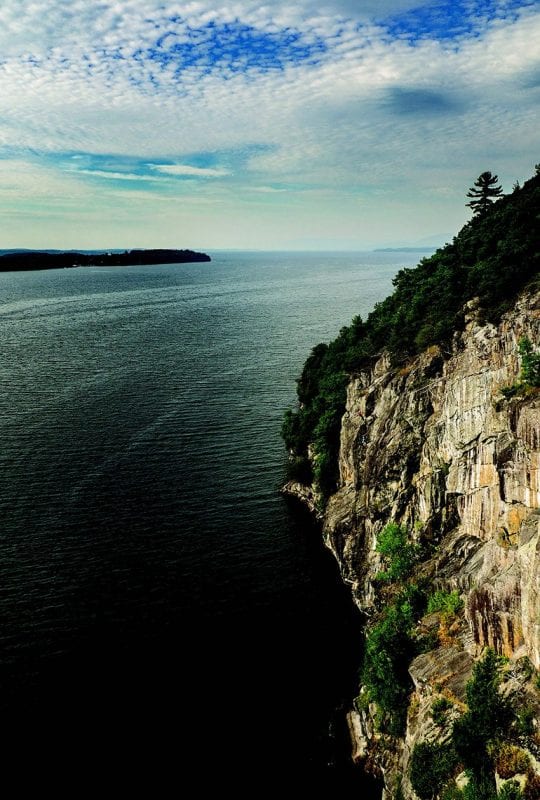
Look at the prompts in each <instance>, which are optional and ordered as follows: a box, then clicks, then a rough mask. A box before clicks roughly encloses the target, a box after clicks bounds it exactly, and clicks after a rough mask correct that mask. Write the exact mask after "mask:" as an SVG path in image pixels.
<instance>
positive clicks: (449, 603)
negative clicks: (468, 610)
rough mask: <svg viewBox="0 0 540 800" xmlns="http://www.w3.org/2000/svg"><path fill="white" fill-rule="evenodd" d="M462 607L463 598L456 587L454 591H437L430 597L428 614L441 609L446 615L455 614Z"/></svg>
mask: <svg viewBox="0 0 540 800" xmlns="http://www.w3.org/2000/svg"><path fill="white" fill-rule="evenodd" d="M462 608H463V600H462V599H461V597H460V596H459V592H458V591H457V590H456V589H454V590H453V591H452V592H444V591H436V592H434V593H433V594H432V595H431V596H430V597H429V599H428V607H427V610H428V614H433V613H434V612H436V611H439V612H441V613H442V614H444V615H445V616H454V615H455V614H457V613H458V612H459V611H461V609H462Z"/></svg>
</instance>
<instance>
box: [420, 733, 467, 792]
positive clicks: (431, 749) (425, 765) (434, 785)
mask: <svg viewBox="0 0 540 800" xmlns="http://www.w3.org/2000/svg"><path fill="white" fill-rule="evenodd" d="M457 764H458V757H457V755H456V752H455V750H454V748H453V747H452V745H451V744H448V743H446V744H437V743H431V742H421V743H420V744H416V745H415V746H414V750H413V752H412V756H411V767H410V779H411V785H412V787H413V789H414V791H415V792H416V794H417V795H418V797H419V798H420V800H431V798H433V797H435V796H436V795H438V794H439V792H440V791H441V789H442V788H443V786H444V785H445V784H446V783H447V782H448V779H449V778H450V777H451V775H452V772H453V771H454V770H455V768H456V766H457Z"/></svg>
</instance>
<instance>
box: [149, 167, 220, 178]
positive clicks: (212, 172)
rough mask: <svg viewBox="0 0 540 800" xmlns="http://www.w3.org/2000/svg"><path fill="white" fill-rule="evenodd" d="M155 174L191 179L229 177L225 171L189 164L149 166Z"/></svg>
mask: <svg viewBox="0 0 540 800" xmlns="http://www.w3.org/2000/svg"><path fill="white" fill-rule="evenodd" d="M150 167H151V168H152V169H154V170H156V172H161V173H163V174H165V175H175V176H183V175H187V176H189V177H193V178H223V177H225V176H226V175H230V171H229V170H227V169H214V168H212V167H192V166H190V165H189V164H150Z"/></svg>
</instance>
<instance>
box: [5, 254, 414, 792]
mask: <svg viewBox="0 0 540 800" xmlns="http://www.w3.org/2000/svg"><path fill="white" fill-rule="evenodd" d="M413 264H414V256H411V255H410V254H405V255H400V254H396V253H378V254H283V253H281V254H276V253H272V254H265V253H223V252H222V253H216V254H213V261H212V263H210V264H184V265H167V266H163V267H160V266H158V267H133V268H116V269H115V268H100V269H98V268H85V269H74V270H58V271H57V270H54V271H49V272H30V273H11V274H0V342H1V347H2V359H1V362H0V380H1V392H0V441H1V451H0V465H1V468H0V475H1V483H0V512H1V518H2V526H1V531H0V570H1V580H0V615H1V620H2V627H1V633H0V644H1V663H0V669H1V678H2V687H1V695H0V707H1V712H2V715H3V717H4V719H5V720H15V719H16V720H17V721H18V722H19V723H20V722H21V721H22V722H23V725H26V726H27V728H28V729H31V730H32V731H33V732H34V734H35V736H36V738H37V739H38V740H39V737H40V736H42V737H44V738H43V742H44V743H45V742H46V740H47V731H49V732H50V731H52V730H54V731H60V734H59V735H60V736H61V739H60V740H59V741H61V742H62V746H63V747H66V746H67V745H69V744H70V743H71V745H72V746H73V742H74V741H80V742H81V743H82V747H81V749H82V750H83V751H84V752H85V753H87V754H91V758H92V760H93V763H94V765H95V766H96V768H99V765H100V764H102V763H105V762H106V761H107V760H109V762H112V761H114V763H115V764H116V765H118V764H121V763H123V764H127V768H128V769H130V770H131V772H133V770H137V769H138V768H139V767H138V766H137V765H138V764H139V765H140V761H141V759H142V760H144V762H145V763H146V764H147V765H149V764H151V765H156V764H157V765H159V770H160V774H172V773H174V774H177V775H187V774H188V772H195V771H196V772H197V774H198V775H199V777H200V780H201V781H202V782H203V783H204V781H206V780H208V779H209V778H210V777H212V776H213V777H214V778H215V777H216V773H217V774H218V775H219V776H220V780H221V781H222V785H223V786H225V785H227V784H230V785H233V786H236V787H238V788H239V789H240V788H244V789H245V788H246V787H247V788H248V789H250V787H251V788H254V787H255V786H256V785H257V783H258V784H259V785H260V781H261V780H262V781H267V780H269V779H271V778H272V779H277V780H278V781H279V780H285V777H284V776H289V775H290V774H292V775H293V776H296V777H297V778H298V780H299V781H300V782H302V781H305V782H306V785H307V783H308V782H309V781H312V780H314V781H315V780H319V779H325V780H328V781H329V783H330V785H331V786H333V788H334V790H335V792H337V794H335V795H334V796H339V790H340V787H341V788H344V787H346V786H347V785H348V783H349V782H350V781H351V780H352V781H354V782H355V785H356V786H358V787H359V788H360V789H361V792H363V793H362V794H361V795H360V796H362V797H364V798H366V800H369V798H376V797H377V796H378V794H377V791H376V790H375V788H374V787H373V786H372V785H371V784H370V783H369V781H367V779H364V778H363V777H362V775H360V774H359V773H358V772H353V773H351V771H350V769H349V767H348V762H347V758H346V750H347V747H346V742H345V738H344V734H343V714H342V708H343V706H344V704H346V703H347V702H350V697H351V696H352V693H353V692H354V688H355V685H356V681H357V678H356V673H357V669H358V659H359V652H358V643H359V639H360V622H361V621H360V619H359V618H358V616H357V615H356V613H355V610H354V609H353V608H352V605H351V602H350V599H349V595H348V591H347V589H346V588H345V587H343V586H342V585H341V582H340V581H339V578H338V576H337V572H336V568H335V565H334V562H333V560H332V558H331V557H330V555H329V554H328V553H326V552H325V551H324V550H323V548H322V547H321V545H320V541H319V537H318V535H317V531H315V530H314V529H313V528H312V527H311V524H310V522H309V520H308V519H307V518H306V517H305V515H303V514H302V513H301V512H300V511H299V510H298V509H294V508H291V507H290V506H288V505H287V504H286V502H285V501H284V500H283V499H282V498H281V497H280V496H279V494H278V493H277V487H278V486H279V484H280V482H281V481H282V480H283V475H284V464H285V456H284V452H283V447H282V443H281V440H280V437H279V429H280V423H281V416H282V413H283V409H284V408H286V407H287V406H290V405H291V404H292V403H293V402H294V395H295V383H294V380H295V378H296V377H297V376H298V374H299V373H300V370H301V367H302V364H303V362H304V360H305V358H306V356H307V355H308V353H309V351H310V350H311V348H312V347H313V346H314V345H315V344H317V343H318V342H319V341H322V340H328V339H329V338H333V337H334V336H335V335H336V334H337V333H338V331H339V329H340V327H342V326H343V325H345V324H347V323H348V322H349V321H350V319H351V317H352V316H353V315H354V314H357V313H362V314H366V313H367V312H368V311H369V310H370V309H371V308H372V307H373V304H374V303H375V302H376V301H378V300H380V299H382V298H383V297H384V296H385V295H386V294H387V293H388V292H389V290H390V289H391V279H392V277H393V275H394V274H395V273H396V271H397V270H398V269H399V268H400V267H401V266H406V265H407V266H410V265H413ZM96 730H97V733H94V732H95V731H96ZM49 744H50V742H49ZM89 757H90V756H89ZM254 776H255V777H254ZM254 781H255V783H254ZM256 794H257V793H255V796H256Z"/></svg>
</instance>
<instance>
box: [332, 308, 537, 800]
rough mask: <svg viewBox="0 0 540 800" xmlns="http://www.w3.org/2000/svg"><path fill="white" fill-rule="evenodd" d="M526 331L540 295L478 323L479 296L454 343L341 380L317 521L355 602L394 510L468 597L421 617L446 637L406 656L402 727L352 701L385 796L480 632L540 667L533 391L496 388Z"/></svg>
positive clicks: (371, 593)
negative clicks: (394, 728) (331, 485)
mask: <svg viewBox="0 0 540 800" xmlns="http://www.w3.org/2000/svg"><path fill="white" fill-rule="evenodd" d="M521 337H528V338H529V339H530V341H531V342H533V343H535V344H537V343H539V342H540V294H531V293H529V294H526V295H523V296H522V297H521V298H520V299H519V300H518V301H517V303H516V305H515V307H514V308H513V309H512V311H511V312H509V313H507V314H506V315H505V316H504V317H503V319H502V320H501V322H500V324H499V325H498V326H494V325H491V324H482V323H481V321H480V320H479V316H478V312H477V309H476V306H475V303H474V301H473V302H471V303H469V305H468V308H467V316H466V325H465V329H464V330H463V331H462V332H460V333H456V334H455V336H454V339H453V342H452V347H451V352H447V353H442V352H441V351H440V350H439V349H438V348H437V347H433V348H430V349H429V350H427V351H426V352H424V353H423V354H421V355H420V356H418V357H417V358H415V359H414V360H413V361H412V362H411V363H410V364H408V365H407V366H406V367H404V368H401V369H398V370H395V369H392V368H391V367H390V363H389V361H388V359H387V358H386V357H384V356H383V357H381V358H380V359H379V360H378V361H377V362H376V363H375V364H374V366H373V367H372V369H370V370H368V371H366V372H363V373H362V374H359V375H357V376H356V377H354V378H353V379H352V380H351V382H350V384H349V387H348V394H347V406H346V413H345V415H344V417H343V421H342V430H341V446H340V463H339V468H340V487H339V489H338V491H337V492H336V493H335V494H334V495H333V496H332V497H331V498H330V501H329V503H328V506H327V510H326V513H325V516H324V528H323V530H324V537H325V541H326V543H327V545H328V546H329V547H330V548H331V549H332V551H333V552H334V554H335V556H336V558H337V559H338V561H339V564H340V566H341V570H342V573H343V576H344V578H345V580H346V581H348V582H349V583H350V584H351V587H352V592H353V595H354V599H355V602H356V603H357V604H358V606H359V607H360V608H361V609H362V610H363V611H364V612H366V613H367V614H368V615H370V614H371V613H374V612H375V611H376V602H377V595H376V590H375V587H376V580H375V576H376V575H377V573H378V572H380V570H381V560H380V559H381V557H380V555H379V554H378V553H377V551H376V549H375V545H376V536H377V533H378V532H379V531H380V530H381V529H382V528H383V527H384V525H386V524H387V523H388V522H390V521H392V522H397V523H402V524H404V525H406V526H407V528H408V530H409V531H412V532H414V533H413V536H416V537H417V538H418V539H419V540H422V541H423V542H424V543H428V545H429V548H428V550H429V554H430V555H429V558H428V559H427V560H426V561H425V562H424V563H422V564H421V565H420V566H419V568H418V569H419V571H420V573H421V574H422V575H423V576H424V577H427V578H428V579H430V580H431V582H432V585H433V586H434V587H436V588H443V589H446V590H451V589H457V590H458V591H459V592H460V594H461V596H462V598H463V600H464V614H463V616H462V619H461V620H458V621H456V622H455V623H454V626H453V630H451V631H450V632H448V633H447V635H444V636H441V635H440V634H441V631H440V619H438V618H436V619H431V620H430V619H429V618H426V619H424V620H423V622H422V624H423V625H425V626H427V628H429V626H430V625H432V626H435V627H436V628H437V626H438V630H439V640H440V641H439V643H438V646H437V647H436V648H434V649H433V650H432V651H431V652H428V653H424V654H422V655H420V656H418V657H417V658H416V659H415V661H413V663H412V664H411V665H410V669H409V672H410V675H411V676H412V679H413V682H414V687H415V692H414V695H413V698H412V701H411V705H410V707H409V712H408V722H407V733H406V736H405V738H404V739H403V740H399V741H394V742H393V744H392V745H391V746H389V745H388V742H387V741H386V742H385V740H384V737H381V736H380V735H379V734H377V733H376V731H375V728H374V725H373V719H372V710H371V711H370V709H369V708H368V709H366V710H364V711H354V712H352V713H351V716H350V726H351V730H352V732H353V735H354V738H355V741H356V754H357V756H358V757H359V758H364V757H365V758H367V759H368V760H369V761H370V762H371V764H372V765H373V766H374V767H375V768H376V769H378V770H379V771H381V772H382V773H383V774H384V776H385V780H386V786H387V790H386V797H388V798H392V797H393V796H394V794H393V792H394V791H395V787H396V785H397V783H398V781H400V780H401V791H402V792H403V795H404V797H405V798H413V797H415V795H414V793H413V791H412V788H411V786H410V783H409V781H408V778H407V775H408V760H409V757H410V753H411V750H412V748H413V746H414V744H415V743H416V742H418V741H422V740H425V739H428V740H429V739H430V738H433V737H436V736H437V735H438V734H437V731H436V726H435V725H434V723H433V720H432V718H431V716H430V713H429V709H430V708H431V702H432V698H433V696H434V694H435V692H441V691H444V692H445V694H446V695H447V696H448V697H450V698H451V699H452V700H453V701H454V702H455V706H454V709H455V711H456V713H457V710H459V708H460V707H463V701H464V687H465V684H466V682H467V679H468V677H469V676H470V672H471V668H472V665H473V663H474V659H475V658H478V656H479V655H480V653H481V652H482V650H483V648H484V647H485V646H486V645H490V646H491V647H493V648H494V649H495V650H496V651H497V652H498V653H500V654H503V655H505V656H507V657H509V658H510V659H511V660H512V663H514V662H515V663H516V664H518V665H519V664H520V663H524V662H523V659H522V657H523V656H527V657H528V659H530V662H531V663H532V664H533V665H534V666H535V667H536V668H537V669H538V668H540V394H539V393H538V392H537V391H530V392H528V393H524V394H523V395H522V396H516V397H514V398H512V399H506V398H505V396H504V395H503V393H502V392H501V389H502V388H504V387H507V386H509V385H511V384H513V383H514V382H515V381H516V380H517V379H518V377H519V373H520V369H521V364H520V356H519V351H518V344H519V340H520V338H521ZM519 659H522V661H521V662H520V661H519ZM520 674H521V673H520V671H519V669H518V668H516V669H515V670H514V672H511V671H510V672H509V673H508V675H509V677H508V681H509V683H508V687H507V690H509V688H510V686H511V685H512V687H513V689H514V690H519V691H521V692H525V693H526V692H529V691H530V689H529V688H527V686H526V677H523V676H521V677H520ZM512 681H513V682H514V683H513V684H512ZM531 703H532V706H533V707H535V708H536V705H538V695H535V694H534V692H532V691H531V697H530V698H529V704H531ZM535 704H536V705H535ZM536 711H537V712H538V711H539V709H538V708H537V709H536ZM439 733H440V731H439ZM537 766H538V765H537Z"/></svg>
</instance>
